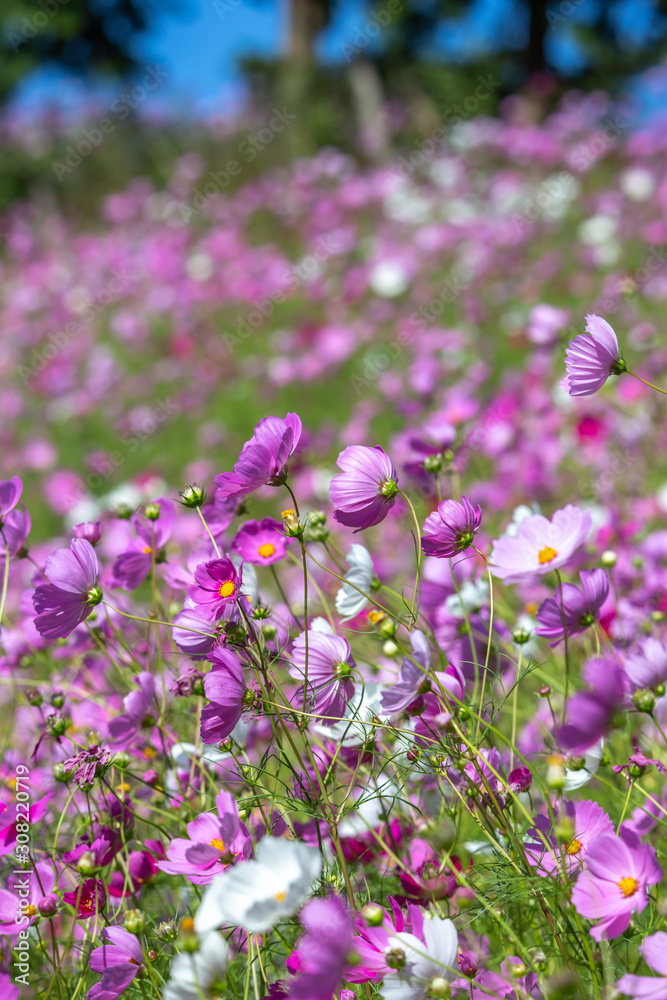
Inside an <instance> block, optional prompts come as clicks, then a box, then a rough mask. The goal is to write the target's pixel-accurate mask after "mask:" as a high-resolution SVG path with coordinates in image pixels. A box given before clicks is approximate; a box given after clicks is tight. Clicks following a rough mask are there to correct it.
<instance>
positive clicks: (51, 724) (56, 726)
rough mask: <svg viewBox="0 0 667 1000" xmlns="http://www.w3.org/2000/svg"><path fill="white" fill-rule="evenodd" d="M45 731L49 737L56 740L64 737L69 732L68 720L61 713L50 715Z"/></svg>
mask: <svg viewBox="0 0 667 1000" xmlns="http://www.w3.org/2000/svg"><path fill="white" fill-rule="evenodd" d="M44 729H45V731H46V735H47V736H53V737H55V738H57V737H59V736H64V735H65V733H66V732H67V719H66V718H65V716H64V715H61V714H60V712H54V713H53V715H49V716H48V717H47V719H46V722H45V723H44Z"/></svg>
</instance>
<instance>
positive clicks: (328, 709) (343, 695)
mask: <svg viewBox="0 0 667 1000" xmlns="http://www.w3.org/2000/svg"><path fill="white" fill-rule="evenodd" d="M306 635H307V636H308V638H307V640H306ZM306 641H307V644H308V659H307V662H308V701H307V702H306V708H307V710H308V711H310V712H314V713H315V714H316V715H324V716H336V717H338V718H340V717H341V716H342V715H343V713H344V712H345V703H346V702H348V701H349V700H350V698H351V697H352V695H353V694H354V683H353V681H352V679H351V677H350V674H351V673H352V671H353V670H354V668H355V667H356V663H355V662H354V659H353V658H352V650H351V649H350V644H349V642H348V641H347V639H344V638H343V637H342V636H339V635H329V634H328V633H326V632H319V631H315V630H314V629H309V630H308V633H306V632H302V633H301V635H298V636H297V637H296V639H295V640H294V645H293V646H292V663H293V664H294V666H292V667H291V668H290V676H291V677H294V678H295V679H296V680H303V679H304V677H305V673H306ZM294 703H295V704H296V705H303V687H301V688H299V690H298V691H297V693H296V695H295V696H294Z"/></svg>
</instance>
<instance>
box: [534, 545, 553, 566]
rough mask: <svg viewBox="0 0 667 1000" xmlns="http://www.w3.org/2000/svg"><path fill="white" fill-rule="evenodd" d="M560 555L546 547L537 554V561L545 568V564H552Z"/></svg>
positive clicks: (548, 546)
mask: <svg viewBox="0 0 667 1000" xmlns="http://www.w3.org/2000/svg"><path fill="white" fill-rule="evenodd" d="M557 555H558V553H557V552H556V550H555V549H552V548H551V546H550V545H545V546H544V548H543V549H540V551H539V552H538V553H537V561H538V563H539V564H540V566H544V564H545V563H550V562H551V561H552V560H553V559H555V558H556V556H557Z"/></svg>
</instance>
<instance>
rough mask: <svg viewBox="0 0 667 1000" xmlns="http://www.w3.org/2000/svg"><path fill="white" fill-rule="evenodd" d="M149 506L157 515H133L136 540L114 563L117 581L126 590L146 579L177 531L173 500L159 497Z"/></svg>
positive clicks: (132, 588)
mask: <svg viewBox="0 0 667 1000" xmlns="http://www.w3.org/2000/svg"><path fill="white" fill-rule="evenodd" d="M146 509H148V510H149V511H150V512H151V513H153V514H157V517H147V516H146V515H145V514H140V513H137V514H134V515H133V516H132V519H131V520H132V525H133V527H134V530H135V531H136V533H137V540H136V541H135V542H133V543H132V544H131V546H130V548H129V549H128V551H127V552H123V553H122V555H119V556H118V558H117V559H116V561H115V563H114V564H113V570H112V572H113V576H114V580H115V581H116V584H117V585H118V586H120V587H124V588H125V589H126V590H134V589H135V588H136V587H138V586H139V584H140V583H143V582H144V580H145V579H146V577H147V576H148V574H149V573H150V571H151V566H152V565H153V560H154V559H157V558H158V556H160V554H161V550H162V548H163V546H164V545H166V543H167V542H168V541H169V539H170V538H171V533H172V531H173V530H174V521H175V519H176V508H175V507H174V504H173V503H172V502H171V500H167V499H166V498H165V497H160V498H159V499H158V500H152V501H151V503H150V504H146Z"/></svg>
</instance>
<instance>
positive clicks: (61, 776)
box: [51, 761, 67, 784]
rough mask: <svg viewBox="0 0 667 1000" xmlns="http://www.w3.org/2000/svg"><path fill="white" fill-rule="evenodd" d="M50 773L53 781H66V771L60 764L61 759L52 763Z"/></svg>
mask: <svg viewBox="0 0 667 1000" xmlns="http://www.w3.org/2000/svg"><path fill="white" fill-rule="evenodd" d="M51 773H52V774H53V778H54V781H61V782H63V784H64V783H65V782H66V781H67V773H66V771H65V768H64V767H63V765H62V761H57V762H56V763H55V764H54V765H53V767H52V768H51Z"/></svg>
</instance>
